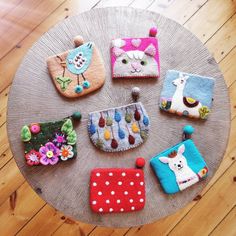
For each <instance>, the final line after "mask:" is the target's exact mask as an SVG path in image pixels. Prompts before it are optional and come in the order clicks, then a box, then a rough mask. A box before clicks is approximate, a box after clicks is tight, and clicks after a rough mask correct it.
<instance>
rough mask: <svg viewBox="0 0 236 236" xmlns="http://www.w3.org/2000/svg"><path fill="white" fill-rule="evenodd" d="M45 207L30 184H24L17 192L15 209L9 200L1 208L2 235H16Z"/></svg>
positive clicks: (0, 223)
mask: <svg viewBox="0 0 236 236" xmlns="http://www.w3.org/2000/svg"><path fill="white" fill-rule="evenodd" d="M43 205H44V202H43V201H42V200H41V198H40V197H39V196H38V195H37V194H36V193H35V192H33V191H32V188H31V187H30V186H29V185H28V183H26V182H25V183H24V184H22V185H21V186H20V187H19V189H18V190H17V197H16V202H15V208H14V209H12V207H11V205H10V203H9V200H7V201H5V202H4V203H3V204H2V205H1V206H0V212H1V214H0V233H1V235H7V236H8V235H14V234H16V233H17V231H18V230H19V229H20V228H21V227H22V226H24V225H25V224H26V223H27V222H28V221H29V220H30V219H31V217H32V216H33V215H35V214H36V213H37V212H38V210H39V209H40V208H41V207H43ZM35 230H36V229H35Z"/></svg>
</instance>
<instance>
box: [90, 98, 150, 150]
mask: <svg viewBox="0 0 236 236" xmlns="http://www.w3.org/2000/svg"><path fill="white" fill-rule="evenodd" d="M149 126H150V122H149V117H148V115H147V112H146V111H145V109H144V107H143V105H142V103H141V102H137V103H132V104H129V105H126V106H122V107H115V108H111V109H107V110H102V111H96V112H92V113H90V114H89V119H88V133H89V136H90V139H91V141H92V143H93V144H94V145H95V146H96V147H97V148H99V149H101V150H103V151H105V152H118V151H125V150H128V149H130V148H134V147H137V146H139V145H140V144H141V143H143V142H144V141H145V140H146V139H147V136H148V132H149Z"/></svg>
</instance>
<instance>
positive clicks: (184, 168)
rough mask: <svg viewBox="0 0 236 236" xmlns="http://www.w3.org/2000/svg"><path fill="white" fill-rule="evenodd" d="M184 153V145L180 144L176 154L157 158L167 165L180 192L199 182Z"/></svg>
mask: <svg viewBox="0 0 236 236" xmlns="http://www.w3.org/2000/svg"><path fill="white" fill-rule="evenodd" d="M184 151H185V145H184V144H182V145H181V146H180V147H179V148H178V151H177V152H176V151H174V152H172V153H170V154H169V155H168V157H166V156H163V157H159V160H160V161H161V162H162V163H165V164H168V165H169V168H170V169H171V170H172V171H173V172H174V174H175V178H176V182H177V184H178V186H179V189H180V190H181V191H182V190H184V189H186V188H188V187H189V186H191V185H193V184H195V183H197V182H198V181H199V177H198V175H197V174H196V173H195V172H194V171H193V170H192V169H191V168H190V167H189V166H188V163H187V160H186V158H185V157H184V155H183V153H184Z"/></svg>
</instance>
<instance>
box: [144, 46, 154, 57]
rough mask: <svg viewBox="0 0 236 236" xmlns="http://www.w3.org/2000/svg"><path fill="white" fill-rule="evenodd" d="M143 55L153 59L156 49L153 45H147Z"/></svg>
mask: <svg viewBox="0 0 236 236" xmlns="http://www.w3.org/2000/svg"><path fill="white" fill-rule="evenodd" d="M144 53H145V54H146V55H148V56H151V57H154V56H155V54H156V48H155V46H154V45H153V44H149V45H148V46H147V47H146V49H145V50H144Z"/></svg>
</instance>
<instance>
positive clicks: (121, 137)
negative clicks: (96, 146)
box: [118, 128, 125, 139]
mask: <svg viewBox="0 0 236 236" xmlns="http://www.w3.org/2000/svg"><path fill="white" fill-rule="evenodd" d="M118 136H119V138H120V139H124V138H125V132H124V131H123V129H121V128H119V129H118Z"/></svg>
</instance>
